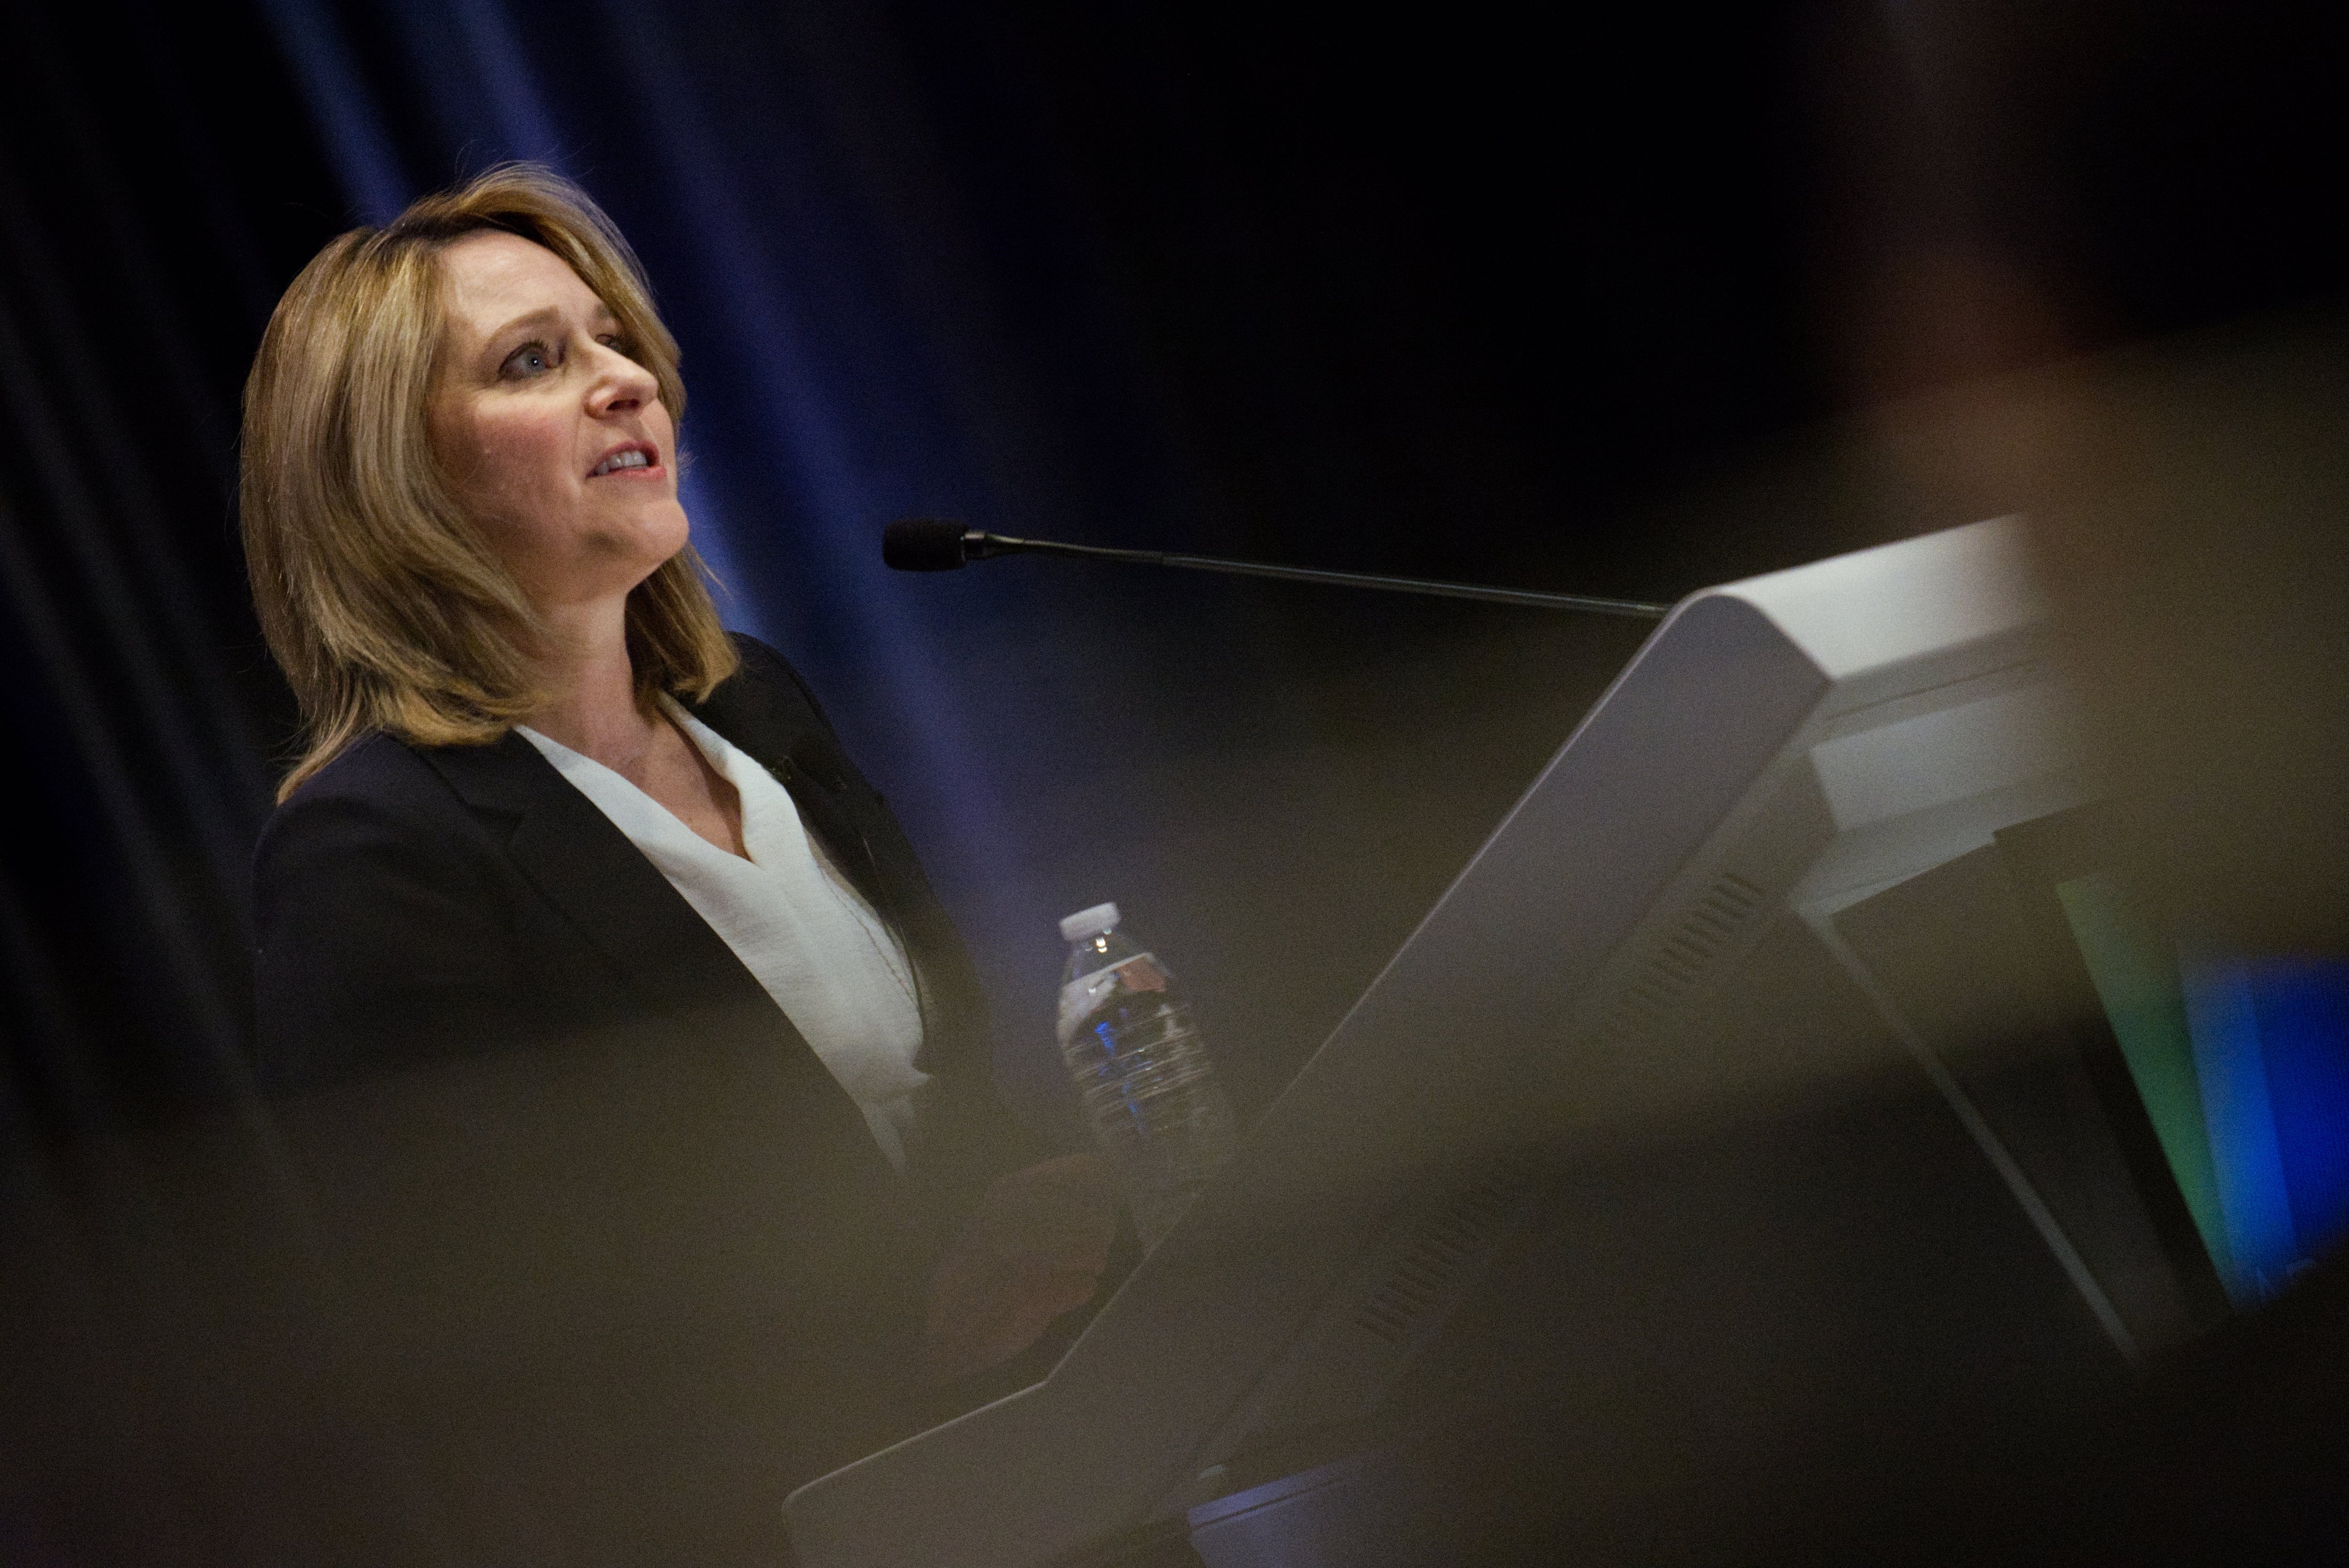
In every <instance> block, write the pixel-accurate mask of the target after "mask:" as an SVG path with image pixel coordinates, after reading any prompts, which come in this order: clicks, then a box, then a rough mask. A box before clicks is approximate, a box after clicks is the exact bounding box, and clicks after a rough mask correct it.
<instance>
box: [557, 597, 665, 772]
mask: <svg viewBox="0 0 2349 1568" xmlns="http://www.w3.org/2000/svg"><path fill="white" fill-rule="evenodd" d="M548 623H549V624H548V627H547V631H548V636H547V650H548V651H547V653H546V655H545V656H544V657H543V658H541V659H540V660H539V661H538V663H539V671H540V677H541V679H542V680H543V682H544V689H545V690H547V691H549V692H552V693H554V696H553V699H552V700H550V701H549V702H547V703H546V705H545V706H543V707H540V708H538V709H537V710H536V711H534V712H533V713H532V714H531V715H530V717H528V718H527V719H526V720H525V721H524V722H525V723H527V724H528V725H529V726H530V727H532V728H533V729H534V730H536V731H538V732H539V733H540V734H541V735H543V736H545V737H546V738H548V739H550V740H554V741H557V742H560V743H561V744H562V745H564V746H567V747H569V748H571V749H572V750H574V751H576V752H578V753H579V754H580V755H581V756H583V757H592V758H595V760H596V761H598V762H600V763H602V764H603V765H604V766H605V767H606V768H609V769H612V771H614V772H615V773H617V774H619V775H620V776H621V777H623V778H626V779H635V778H636V776H637V775H638V774H640V773H641V772H642V771H643V770H644V765H645V758H646V757H647V754H648V753H649V752H650V751H651V749H652V748H653V744H654V737H655V735H656V734H657V732H658V731H659V730H660V729H662V728H664V727H665V726H663V725H661V724H660V723H659V721H658V720H657V718H656V717H655V716H654V715H653V714H651V713H650V712H648V711H647V709H646V707H645V706H644V705H643V704H642V703H640V702H639V701H638V700H637V697H636V670H635V667H634V666H633V665H631V664H630V663H629V661H628V632H627V603H626V600H621V601H619V602H618V603H614V604H609V605H605V604H597V605H592V606H581V607H579V609H577V610H575V611H573V612H570V613H568V614H564V613H557V614H553V615H550V616H549V617H548Z"/></svg>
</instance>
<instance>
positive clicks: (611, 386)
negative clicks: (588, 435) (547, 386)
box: [587, 343, 660, 418]
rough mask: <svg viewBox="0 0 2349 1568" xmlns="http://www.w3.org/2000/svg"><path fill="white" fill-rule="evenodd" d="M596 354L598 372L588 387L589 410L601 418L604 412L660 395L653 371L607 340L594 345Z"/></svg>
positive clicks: (627, 406) (650, 399)
mask: <svg viewBox="0 0 2349 1568" xmlns="http://www.w3.org/2000/svg"><path fill="white" fill-rule="evenodd" d="M595 356H596V358H597V362H598V363H597V366H596V376H595V381H594V383H593V384H592V385H591V386H590V387H588V389H587V411H588V412H589V413H590V414H592V415H595V417H596V418H602V417H603V416H604V415H605V414H610V413H614V412H624V411H626V410H627V409H629V408H634V407H641V406H642V405H644V404H646V403H649V402H651V401H652V400H653V398H655V397H658V396H659V395H660V383H659V382H657V380H655V379H654V378H653V373H652V372H651V371H649V370H647V369H646V368H645V367H644V366H641V365H639V364H637V363H636V361H635V360H633V359H631V358H629V357H628V356H626V355H625V354H622V353H621V352H620V351H619V350H618V349H616V348H612V347H609V346H605V345H604V344H601V343H599V344H597V345H595Z"/></svg>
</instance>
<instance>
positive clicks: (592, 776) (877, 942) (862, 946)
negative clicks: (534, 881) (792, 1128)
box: [517, 697, 929, 1169]
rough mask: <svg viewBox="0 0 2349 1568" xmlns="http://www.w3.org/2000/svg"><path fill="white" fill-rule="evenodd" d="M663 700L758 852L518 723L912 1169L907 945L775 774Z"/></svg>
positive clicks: (917, 1075)
mask: <svg viewBox="0 0 2349 1568" xmlns="http://www.w3.org/2000/svg"><path fill="white" fill-rule="evenodd" d="M662 703H663V707H665V708H666V709H667V713H668V715H669V717H671V718H673V719H675V720H676V721H677V724H678V727H679V728H680V729H682V730H683V731H684V732H685V733H686V735H687V736H688V738H691V739H692V741H693V743H694V744H695V745H696V746H698V747H699V748H701V754H702V755H703V756H704V757H707V758H709V765H710V766H711V767H713V768H715V769H718V771H719V773H720V774H722V775H724V776H725V778H726V780H727V781H728V782H729V783H730V784H732V785H733V786H734V789H735V791H736V792H737V793H738V794H739V795H740V797H741V801H742V845H743V848H744V849H746V850H748V851H750V859H748V860H744V859H742V858H741V857H740V856H739V855H734V854H730V853H729V852H727V851H724V850H721V849H719V847H718V846H717V845H715V844H712V843H710V842H709V841H708V840H706V839H704V838H702V837H701V835H699V834H698V833H696V832H695V831H694V830H692V829H690V828H688V827H687V826H686V825H685V824H684V823H683V822H681V821H679V820H678V819H677V818H676V817H675V816H674V815H672V814H671V813H670V812H669V810H667V808H666V807H664V806H662V805H661V804H660V803H659V802H658V801H657V800H655V799H653V798H652V797H651V796H649V795H647V794H646V793H645V792H644V791H643V790H641V789H637V788H636V786H635V785H634V784H631V783H629V782H628V781H627V780H626V779H623V778H622V777H620V775H618V774H617V773H615V772H614V771H612V769H609V768H606V767H605V766H604V765H603V764H602V763H600V762H598V761H596V760H595V758H591V757H585V756H582V755H581V754H580V753H578V752H576V751H574V750H572V749H571V748H569V747H567V746H564V745H563V744H562V743H561V742H559V741H554V740H550V739H548V738H546V737H545V736H543V735H541V734H539V733H538V732H537V731H536V730H534V729H532V728H531V727H529V726H527V725H520V726H517V728H519V729H520V730H521V731H522V734H523V737H524V738H526V739H528V740H529V741H530V743H531V744H532V745H533V746H535V747H537V748H538V749H539V751H540V753H541V754H542V755H543V756H544V757H545V758H546V759H547V760H548V761H549V762H552V763H554V768H555V770H556V771H557V772H559V773H561V774H562V775H563V777H564V778H565V779H569V780H570V781H571V784H572V786H573V788H574V789H577V790H578V791H579V792H580V793H581V794H582V795H585V796H586V797H587V799H590V800H592V801H594V802H595V805H596V807H597V808H598V809H599V810H602V811H603V813H604V815H605V816H606V817H608V818H610V819H611V820H612V825H613V826H614V827H616V828H617V829H619V830H620V831H621V832H623V833H625V834H626V835H627V837H628V841H629V842H630V843H633V844H635V845H636V848H637V849H639V850H641V851H644V855H645V858H646V859H647V860H648V861H652V863H653V864H654V865H655V866H657V867H658V868H659V869H660V872H661V874H662V875H663V876H665V877H667V878H668V880H669V885H670V886H672V887H674V888H676V889H677V891H678V892H681V893H683V894H684V895H685V901H686V902H687V903H689V904H691V905H692V906H693V907H694V910H695V912H696V913H698V914H699V915H700V916H701V918H702V919H704V920H706V921H708V922H709V926H710V929H711V930H713V931H715V932H717V933H718V934H719V937H720V938H722V939H723V940H724V941H725V944H726V945H727V946H729V947H730V948H732V949H733V950H734V956H735V957H737V958H739V959H740V960H741V961H742V966H743V967H744V968H746V969H748V970H750V973H751V974H752V975H754V976H756V977H757V979H758V982H759V984H760V985H762V986H764V987H766V991H767V995H770V996H771V997H773V998H774V999H775V1006H779V1007H781V1009H782V1010H783V1014H784V1016H786V1017H788V1018H790V1019H791V1021H792V1024H793V1025H794V1026H797V1027H798V1029H799V1032H800V1033H801V1034H802V1036H804V1037H806V1039H807V1043H808V1044H809V1045H810V1046H811V1047H813V1048H814V1051H815V1054H816V1056H817V1057H818V1058H819V1059H821V1060H822V1061H823V1065H824V1066H825V1067H826V1068H829V1069H831V1072H832V1076H833V1078H837V1079H839V1080H840V1087H841V1088H844V1089H846V1090H847V1091H848V1095H849V1098H850V1099H854V1101H855V1102H856V1104H857V1106H858V1108H859V1109H862V1110H863V1111H864V1119H865V1122H866V1123H867V1125H869V1126H870V1127H871V1128H872V1129H873V1136H874V1139H875V1140H877V1141H878V1142H879V1143H880V1145H881V1148H882V1150H883V1152H885V1153H886V1154H887V1155H888V1157H889V1159H890V1161H891V1163H893V1164H895V1165H896V1166H898V1167H899V1168H900V1169H903V1168H904V1166H905V1134H906V1132H907V1131H908V1130H910V1127H911V1123H912V1117H913V1104H912V1099H911V1096H912V1095H913V1093H914V1091H915V1090H916V1089H917V1088H921V1086H922V1085H924V1084H925V1083H927V1082H928V1081H929V1078H928V1077H927V1075H926V1074H924V1073H922V1072H920V1071H918V1070H916V1068H915V1066H914V1054H915V1052H916V1051H917V1050H919V1049H920V1048H921V1044H922V1013H921V1006H920V1005H919V1004H918V1003H917V1002H916V1000H915V997H914V975H913V970H912V967H911V965H908V963H907V962H906V959H905V948H904V947H903V946H902V945H901V944H899V943H898V941H897V938H896V935H895V933H893V932H892V931H891V930H890V929H889V927H888V925H887V924H886V923H884V922H883V921H882V919H881V917H880V916H879V915H877V914H875V913H874V910H873V906H872V905H871V904H869V903H865V901H864V896H863V895H862V894H860V893H859V892H857V891H856V889H855V888H854V886H853V885H852V884H851V883H850V882H848V880H847V879H846V878H845V877H843V876H842V875H841V873H840V871H839V869H838V868H837V867H835V866H834V865H833V863H832V861H831V859H830V857H828V856H827V855H826V854H825V853H824V851H823V845H821V844H820V843H818V842H817V841H815V840H814V839H813V838H812V836H811V835H810V834H809V833H808V831H807V830H806V829H805V828H804V827H802V825H801V822H800V814H799V808H798V807H796V806H794V805H793V804H792V798H791V795H790V793H789V792H788V791H786V790H785V789H783V787H782V785H781V784H780V783H778V782H776V780H775V777H774V775H773V774H771V773H769V772H768V771H767V770H766V769H764V768H762V767H761V766H760V765H759V763H758V762H757V761H756V760H755V759H753V758H750V757H749V756H747V755H745V754H744V753H743V752H742V751H741V750H740V748H737V747H735V746H734V745H733V743H731V742H730V741H729V740H728V739H727V738H725V737H724V736H722V735H719V733H718V732H717V731H716V730H713V729H711V728H710V727H709V726H708V725H706V724H703V723H702V722H701V721H700V720H699V719H697V718H695V717H693V716H692V715H691V714H689V713H688V712H686V711H685V710H684V709H683V708H682V707H678V706H677V705H676V704H675V703H672V702H670V701H668V699H667V698H666V697H664V698H663V699H662Z"/></svg>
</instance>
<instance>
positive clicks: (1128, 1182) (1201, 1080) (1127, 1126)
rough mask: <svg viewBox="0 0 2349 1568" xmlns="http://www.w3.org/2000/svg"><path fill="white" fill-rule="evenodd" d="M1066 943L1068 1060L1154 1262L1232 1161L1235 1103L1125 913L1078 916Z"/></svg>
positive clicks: (1070, 921)
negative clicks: (1127, 930)
mask: <svg viewBox="0 0 2349 1568" xmlns="http://www.w3.org/2000/svg"><path fill="white" fill-rule="evenodd" d="M1061 939H1062V940H1064V941H1065V942H1067V943H1068V944H1069V962H1068V964H1067V965H1065V966H1064V967H1063V968H1062V969H1061V1018H1060V1040H1061V1059H1062V1060H1064V1061H1066V1062H1067V1063H1068V1066H1069V1076H1070V1078H1072V1079H1073V1080H1074V1081H1075V1083H1076V1086H1077V1099H1078V1100H1079V1102H1080V1103H1081V1105H1082V1106H1083V1108H1084V1116H1085V1122H1086V1125H1087V1126H1088V1127H1089V1128H1090V1129H1091V1130H1092V1135H1093V1140H1094V1141H1095V1142H1096V1143H1098V1144H1099V1145H1100V1146H1101V1150H1102V1155H1103V1156H1104V1157H1106V1158H1107V1159H1108V1161H1109V1162H1110V1167H1111V1169H1112V1170H1113V1171H1116V1173H1117V1177H1118V1181H1119V1184H1120V1185H1121V1186H1122V1187H1123V1190H1124V1193H1125V1201H1126V1208H1127V1211H1128V1212H1130V1213H1131V1214H1132V1215H1133V1228H1134V1232H1135V1233H1136V1234H1138V1235H1139V1236H1140V1237H1141V1238H1142V1245H1143V1249H1144V1250H1145V1251H1147V1250H1149V1249H1151V1248H1154V1247H1155V1246H1157V1245H1158V1243H1159V1242H1160V1241H1161V1240H1162V1239H1163V1238H1164V1236H1165V1234H1166V1233H1167V1232H1168V1231H1170V1230H1173V1229H1174V1222H1175V1221H1176V1220H1178V1219H1180V1218H1181V1217H1182V1214H1183V1211H1184V1210H1185V1209H1186V1208H1188V1207H1189V1206H1190V1203H1191V1200H1192V1198H1193V1197H1194V1196H1195V1194H1196V1193H1197V1192H1198V1191H1199V1188H1200V1187H1201V1186H1202V1185H1204V1184H1205V1183H1206V1180H1207V1178H1208V1177H1210V1176H1212V1175H1214V1174H1215V1172H1216V1167H1218V1166H1220V1165H1222V1164H1223V1162H1224V1161H1226V1160H1228V1159H1229V1158H1230V1157H1231V1152H1232V1148H1233V1145H1234V1144H1235V1143H1236V1142H1237V1140H1238V1133H1237V1126H1236V1123H1235V1122H1234V1120H1233V1118H1232V1107H1231V1101H1230V1100H1229V1099H1226V1097H1225V1095H1224V1090H1223V1086H1222V1085H1221V1084H1218V1083H1217V1082H1216V1072H1215V1067H1214V1064H1212V1063H1211V1062H1210V1061H1209V1060H1208V1059H1207V1048H1206V1042H1204V1041H1202V1040H1201V1039H1200V1038H1199V1031H1198V1030H1197V1029H1195V1028H1194V1027H1193V1026H1192V1025H1191V1009H1190V1008H1189V1007H1187V1006H1185V1005H1184V1003H1183V999H1182V997H1181V996H1179V995H1177V994H1176V993H1175V990H1174V978H1173V976H1172V975H1168V974H1167V972H1166V966H1165V965H1163V964H1161V963H1160V962H1159V961H1158V958H1157V955H1156V954H1151V953H1143V952H1137V951H1136V950H1135V948H1134V945H1133V943H1132V942H1130V941H1128V940H1127V939H1126V936H1125V934H1123V932H1121V931H1119V930H1118V928H1117V905H1115V904H1113V903H1103V904H1096V905H1094V906H1093V907H1092V908H1091V909H1086V910H1080V911H1078V912H1077V913H1074V914H1072V915H1071V916H1069V917H1068V918H1067V919H1066V920H1063V921H1062V922H1061Z"/></svg>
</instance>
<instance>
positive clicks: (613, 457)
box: [587, 441, 660, 480]
mask: <svg viewBox="0 0 2349 1568" xmlns="http://www.w3.org/2000/svg"><path fill="white" fill-rule="evenodd" d="M659 457H660V454H659V453H658V452H656V451H655V450H653V449H652V448H650V447H648V446H646V445H645V444H644V443H642V442H640V441H638V442H631V443H630V444H629V445H627V446H625V447H620V448H617V449H615V450H613V451H610V452H607V453H605V457H604V460H603V461H602V462H600V463H597V464H596V465H595V467H594V468H593V469H589V470H588V473H587V477H588V478H589V479H591V480H595V479H602V478H603V477H604V476H605V474H616V473H623V472H626V470H627V469H648V468H651V467H653V466H655V464H656V463H657V461H658V459H659Z"/></svg>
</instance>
